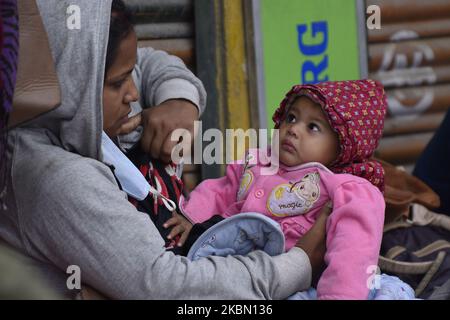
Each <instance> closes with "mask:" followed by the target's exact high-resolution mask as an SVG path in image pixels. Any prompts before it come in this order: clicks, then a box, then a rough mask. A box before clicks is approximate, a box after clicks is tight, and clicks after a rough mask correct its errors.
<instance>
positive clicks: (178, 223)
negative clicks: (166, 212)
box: [163, 211, 192, 247]
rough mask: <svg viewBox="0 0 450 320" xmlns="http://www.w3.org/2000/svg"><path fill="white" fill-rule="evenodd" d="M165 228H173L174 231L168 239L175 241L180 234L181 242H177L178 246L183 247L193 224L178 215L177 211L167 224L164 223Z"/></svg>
mask: <svg viewBox="0 0 450 320" xmlns="http://www.w3.org/2000/svg"><path fill="white" fill-rule="evenodd" d="M163 226H164V228H169V227H172V226H173V228H172V230H171V231H170V233H169V235H168V236H167V239H173V238H174V237H175V236H176V235H178V234H180V235H181V237H180V240H178V242H177V245H178V246H179V247H182V246H183V244H184V242H185V241H186V239H187V237H188V235H189V232H190V231H191V229H192V223H190V222H189V221H188V220H187V219H186V218H185V217H183V216H182V215H181V214H178V213H176V212H175V211H174V212H173V214H172V218H170V219H169V220H167V222H166V223H164V225H163Z"/></svg>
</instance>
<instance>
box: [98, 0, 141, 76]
mask: <svg viewBox="0 0 450 320" xmlns="http://www.w3.org/2000/svg"><path fill="white" fill-rule="evenodd" d="M133 30H134V28H133V19H132V16H131V13H130V12H129V11H128V9H127V7H126V6H125V4H124V3H123V1H122V0H113V1H112V5H111V22H110V26H109V37H108V49H107V51H106V61H105V78H106V74H107V73H108V71H109V68H111V65H112V64H113V63H114V61H115V60H116V57H117V50H118V49H119V46H120V43H121V42H122V40H123V39H125V38H126V37H127V36H128V35H129V34H130V33H131V32H132V31H133Z"/></svg>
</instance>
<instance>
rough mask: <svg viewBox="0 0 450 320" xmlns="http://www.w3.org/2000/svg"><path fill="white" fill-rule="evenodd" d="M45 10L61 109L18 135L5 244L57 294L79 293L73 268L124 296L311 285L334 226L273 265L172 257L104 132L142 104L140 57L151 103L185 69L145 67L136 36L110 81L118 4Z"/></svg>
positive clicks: (240, 293) (230, 294)
mask: <svg viewBox="0 0 450 320" xmlns="http://www.w3.org/2000/svg"><path fill="white" fill-rule="evenodd" d="M73 4H76V5H78V6H79V8H80V10H81V29H80V30H76V29H75V30H70V29H67V28H64V27H61V26H65V25H66V24H65V19H66V18H67V16H66V15H65V12H66V11H67V8H68V7H69V5H73ZM38 5H39V8H40V11H41V15H42V18H43V20H44V24H45V27H46V29H47V33H48V35H49V41H50V44H51V48H52V53H53V56H54V58H55V62H56V67H57V72H58V76H59V79H60V83H61V91H62V104H61V106H60V107H59V108H57V109H55V110H54V111H52V112H49V113H48V114H45V115H43V116H41V117H39V118H37V119H35V120H33V121H32V122H30V123H28V124H26V125H24V126H22V127H19V128H17V129H15V130H13V131H12V132H11V134H10V137H9V155H10V157H11V163H12V174H11V177H10V180H9V191H8V195H7V206H8V209H7V210H6V211H5V212H3V213H2V215H0V237H3V238H4V239H5V240H7V241H8V242H9V243H10V244H12V245H13V246H15V247H16V248H18V249H19V250H21V251H23V252H25V253H26V254H28V255H30V256H31V257H33V258H34V259H35V261H36V264H37V266H38V267H39V268H40V269H41V270H42V271H43V274H44V275H45V276H46V277H47V279H48V280H49V281H51V283H52V284H54V285H55V288H57V289H59V291H60V292H61V293H64V294H67V295H69V296H70V295H71V294H74V293H75V292H73V293H72V292H70V291H69V290H68V289H67V287H66V279H67V276H68V275H67V274H66V273H65V271H66V270H67V268H68V266H70V265H77V266H79V267H80V270H81V281H82V282H83V283H85V284H88V285H90V286H92V287H94V288H96V289H97V290H99V291H100V292H102V293H103V294H105V295H106V296H108V297H110V298H117V299H121V298H126V299H263V298H268V299H282V298H286V297H287V296H289V295H290V294H292V293H294V292H296V291H300V290H302V289H305V288H308V287H309V285H310V281H311V266H312V269H313V271H315V270H316V269H318V267H319V266H320V264H321V262H322V261H323V251H324V250H323V246H324V230H323V229H324V225H325V222H324V221H322V222H321V223H320V224H317V228H313V229H312V232H311V233H309V235H307V236H305V237H304V238H303V239H302V243H300V244H298V245H299V246H301V247H302V248H303V249H304V250H302V249H300V248H298V247H296V248H293V249H292V250H290V251H289V252H288V253H285V254H283V255H280V256H277V257H273V258H271V257H269V256H268V255H267V254H265V253H263V252H261V251H256V252H253V253H251V254H249V255H248V256H247V257H242V256H236V257H231V256H230V257H226V258H222V257H211V258H205V259H200V260H198V261H196V262H191V261H189V260H188V259H187V258H185V257H181V256H176V255H174V254H173V253H171V252H166V251H165V249H164V240H163V239H162V238H161V236H160V235H159V233H158V231H157V229H156V228H155V226H154V225H153V224H152V222H151V220H150V219H149V217H148V215H146V214H144V213H141V212H139V211H137V210H136V209H135V207H134V206H133V205H132V204H131V203H129V202H128V200H127V197H126V194H125V193H124V192H123V191H121V190H120V188H119V186H118V183H117V181H116V178H115V176H114V174H113V171H112V170H111V168H110V167H108V166H107V165H105V164H104V163H102V152H101V134H102V130H103V129H104V130H105V131H106V132H107V133H108V134H109V135H110V137H114V136H115V135H116V134H117V133H118V132H120V130H117V128H118V127H119V126H120V125H121V124H123V122H124V121H125V120H126V118H125V116H126V115H127V113H128V112H129V107H127V105H128V104H129V103H130V102H131V101H134V100H136V99H137V98H138V96H137V93H136V92H137V89H136V87H135V85H134V83H133V81H131V72H129V71H130V70H132V67H133V65H134V63H135V61H136V60H137V61H138V66H139V67H140V68H141V70H145V72H144V73H143V76H142V78H141V83H137V84H138V87H139V86H142V87H141V89H142V94H143V95H145V97H154V96H155V95H156V94H157V91H158V90H157V89H158V87H159V86H160V85H161V83H162V82H163V81H164V80H167V78H166V77H165V76H163V75H162V73H161V72H164V73H165V74H166V73H167V72H168V70H167V68H169V71H170V68H172V69H173V71H174V73H176V71H177V70H178V69H179V68H180V67H179V66H178V67H176V66H172V67H171V66H170V65H169V66H166V67H165V68H162V67H161V65H160V64H155V61H153V66H152V65H151V64H150V63H149V64H147V65H142V64H141V63H142V61H143V60H145V59H140V57H139V56H138V57H136V39H135V34H134V32H133V31H131V32H130V33H129V34H127V35H126V36H125V38H123V39H122V40H121V41H120V42H119V44H118V48H117V50H118V51H117V55H116V57H115V58H114V59H113V62H112V63H111V65H110V66H109V68H108V70H107V71H106V73H105V57H107V51H108V44H107V39H108V33H109V29H110V26H109V24H110V16H111V1H90V0H78V1H73V0H71V1H69V0H62V1H61V0H41V1H38ZM148 62H149V61H147V63H148ZM160 62H161V63H164V62H163V61H162V60H161V61H160ZM164 69H165V70H164ZM115 71H117V72H118V73H117V75H118V77H117V78H116V73H115ZM138 80H139V79H138ZM114 90H116V91H114ZM115 94H117V95H116V96H115V97H110V96H109V95H113V96H114V95H115ZM118 98H120V99H121V100H120V103H119V102H117V99H118ZM116 103H117V104H116ZM153 103H154V101H153ZM102 106H103V108H102ZM317 239H319V240H317ZM319 247H320V249H321V250H315V249H316V248H319ZM308 255H309V258H310V259H308Z"/></svg>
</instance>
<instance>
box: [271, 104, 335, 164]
mask: <svg viewBox="0 0 450 320" xmlns="http://www.w3.org/2000/svg"><path fill="white" fill-rule="evenodd" d="M338 153H339V138H338V135H337V133H336V132H335V131H334V130H333V129H332V128H331V127H330V124H329V123H328V120H327V118H326V116H325V113H324V111H323V110H322V107H321V106H320V105H319V104H317V103H315V102H314V101H312V100H311V99H309V98H308V97H306V96H300V97H299V98H297V99H296V100H295V101H294V103H293V104H292V105H291V106H290V108H289V110H288V112H287V114H286V118H285V119H284V121H283V122H282V123H281V125H280V152H279V157H280V162H281V163H283V164H284V165H286V166H290V167H292V166H297V165H300V164H303V163H307V162H320V163H322V164H323V165H325V166H328V165H330V164H331V163H332V162H333V161H334V160H335V159H336V158H337V156H338Z"/></svg>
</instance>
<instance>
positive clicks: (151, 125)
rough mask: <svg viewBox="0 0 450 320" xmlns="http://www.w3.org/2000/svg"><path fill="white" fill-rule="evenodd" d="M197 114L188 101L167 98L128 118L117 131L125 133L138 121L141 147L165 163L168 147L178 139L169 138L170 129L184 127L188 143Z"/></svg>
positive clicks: (166, 161)
mask: <svg viewBox="0 0 450 320" xmlns="http://www.w3.org/2000/svg"><path fill="white" fill-rule="evenodd" d="M198 116H199V115H198V109H197V107H196V106H195V105H194V104H193V103H192V102H190V101H188V100H184V99H170V100H166V101H164V102H163V103H161V104H160V105H158V106H154V107H151V108H147V109H144V110H143V111H142V112H141V113H139V114H137V115H135V116H133V117H131V118H130V119H128V121H127V122H126V123H124V124H123V125H122V127H121V128H120V132H119V134H128V133H130V132H132V131H133V130H135V129H136V128H137V127H138V126H140V125H142V126H143V127H144V131H143V134H142V138H141V147H142V150H143V151H144V152H146V153H149V154H150V155H151V156H152V157H153V158H154V159H160V160H161V161H163V162H164V163H169V162H170V161H171V156H172V150H173V148H174V147H175V146H176V145H177V144H178V141H172V139H171V136H172V132H173V131H174V130H175V129H186V130H188V131H189V132H190V134H191V141H188V142H186V144H187V145H191V144H192V142H193V141H194V121H195V120H198Z"/></svg>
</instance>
